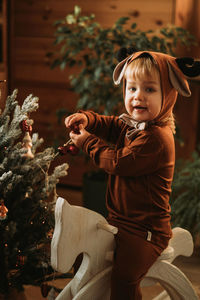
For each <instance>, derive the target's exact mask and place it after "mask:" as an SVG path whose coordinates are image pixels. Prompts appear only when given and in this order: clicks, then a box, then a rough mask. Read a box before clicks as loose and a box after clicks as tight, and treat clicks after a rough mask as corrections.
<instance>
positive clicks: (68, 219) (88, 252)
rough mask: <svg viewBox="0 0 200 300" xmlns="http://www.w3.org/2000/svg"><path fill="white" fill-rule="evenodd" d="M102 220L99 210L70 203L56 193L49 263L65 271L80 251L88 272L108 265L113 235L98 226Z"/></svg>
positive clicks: (97, 270)
mask: <svg viewBox="0 0 200 300" xmlns="http://www.w3.org/2000/svg"><path fill="white" fill-rule="evenodd" d="M101 224H103V225H102V226H101ZM105 224H107V221H106V219H105V218H104V217H103V216H101V215H100V214H98V213H96V212H94V211H91V210H89V209H86V208H84V207H80V206H72V205H70V204H69V203H68V202H67V201H66V200H64V199H63V198H60V197H59V198H58V200H57V203H56V208H55V229H54V234H53V238H52V242H51V265H52V267H53V268H54V269H56V270H58V271H59V272H62V273H65V272H68V271H69V270H70V269H71V267H72V265H73V263H74V262H75V260H76V258H77V256H78V255H79V254H80V253H84V254H85V258H86V257H87V259H85V264H88V266H85V268H86V269H90V272H92V273H94V272H95V273H97V272H99V271H101V270H102V269H104V268H105V267H107V266H108V265H110V264H111V262H110V261H109V259H107V258H108V255H109V254H110V253H111V252H113V249H114V237H113V234H112V233H111V232H108V231H106V230H103V229H102V227H103V226H104V225H105ZM108 226H109V225H108ZM100 227H101V228H100ZM86 261H87V262H86ZM92 275H94V274H92Z"/></svg>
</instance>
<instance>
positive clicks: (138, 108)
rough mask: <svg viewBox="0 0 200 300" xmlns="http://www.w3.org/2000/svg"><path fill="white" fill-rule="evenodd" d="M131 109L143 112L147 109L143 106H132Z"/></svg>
mask: <svg viewBox="0 0 200 300" xmlns="http://www.w3.org/2000/svg"><path fill="white" fill-rule="evenodd" d="M133 109H134V110H135V111H144V110H146V109H147V108H146V107H145V106H134V107H133Z"/></svg>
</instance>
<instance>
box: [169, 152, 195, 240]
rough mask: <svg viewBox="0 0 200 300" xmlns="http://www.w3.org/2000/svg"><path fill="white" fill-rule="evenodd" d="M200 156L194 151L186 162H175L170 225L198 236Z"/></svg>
mask: <svg viewBox="0 0 200 300" xmlns="http://www.w3.org/2000/svg"><path fill="white" fill-rule="evenodd" d="M199 200H200V155H199V152H198V151H195V152H194V153H193V155H192V157H191V159H188V160H186V161H183V160H177V161H176V169H175V175H174V180H173V185H172V195H171V205H172V223H173V225H174V226H179V227H183V228H185V229H187V230H189V231H190V232H191V234H192V235H193V237H194V238H195V240H196V238H198V237H199V234H200V201H199Z"/></svg>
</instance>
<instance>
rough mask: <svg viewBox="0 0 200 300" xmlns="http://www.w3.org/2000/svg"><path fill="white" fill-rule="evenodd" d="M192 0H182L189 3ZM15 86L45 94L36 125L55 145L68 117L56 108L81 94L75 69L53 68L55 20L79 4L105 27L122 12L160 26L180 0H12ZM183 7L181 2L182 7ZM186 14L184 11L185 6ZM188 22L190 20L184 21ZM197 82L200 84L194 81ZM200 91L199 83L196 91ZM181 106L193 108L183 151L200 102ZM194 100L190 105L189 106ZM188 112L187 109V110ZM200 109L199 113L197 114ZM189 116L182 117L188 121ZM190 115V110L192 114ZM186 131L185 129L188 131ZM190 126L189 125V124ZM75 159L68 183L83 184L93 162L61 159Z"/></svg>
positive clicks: (71, 104) (143, 25)
mask: <svg viewBox="0 0 200 300" xmlns="http://www.w3.org/2000/svg"><path fill="white" fill-rule="evenodd" d="M184 1H186V0H183V1H180V2H181V3H183V2H184ZM190 2H193V1H190ZM9 3H10V4H9V8H8V9H9V49H8V51H9V78H8V83H9V91H10V92H11V91H12V90H13V89H15V88H17V89H18V90H19V92H18V99H24V98H25V97H26V96H28V95H29V94H30V93H32V94H34V95H35V96H38V97H39V98H40V100H39V105H40V108H39V110H38V111H37V112H36V113H34V114H32V118H33V119H34V126H33V129H34V131H37V132H39V134H40V136H41V137H43V138H44V139H45V146H48V145H50V146H51V145H53V144H54V143H55V142H56V141H57V140H59V139H62V138H63V137H64V136H65V135H66V139H67V132H66V130H65V127H64V124H63V120H62V123H61V125H59V124H58V122H57V116H56V111H57V110H58V109H61V108H66V109H67V110H69V111H74V109H75V104H76V99H77V96H76V95H74V94H73V93H72V92H71V91H70V86H69V82H68V75H69V73H70V71H71V70H65V71H60V70H59V68H56V69H53V70H51V69H50V61H49V59H48V57H47V55H46V54H47V53H48V52H51V51H53V50H54V49H55V48H54V46H53V41H54V31H55V28H54V27H53V23H54V22H55V21H56V20H58V19H62V18H64V17H65V16H66V15H67V14H68V13H70V12H72V11H73V8H74V5H79V6H80V7H81V8H82V11H83V13H84V14H91V13H94V14H95V15H96V20H97V21H98V22H99V23H101V24H102V25H103V26H104V27H106V26H111V25H112V24H113V23H114V22H115V21H116V20H117V19H118V18H120V17H122V16H129V17H130V18H131V22H136V23H137V24H138V28H139V29H142V30H146V29H156V28H159V27H161V26H165V25H166V24H168V23H174V21H175V19H176V16H177V1H175V0H162V1H160V0H151V1H149V0H101V1H100V0H96V1H93V0H77V1H73V0H35V1H34V0H33V1H31V0H11V1H10V2H9ZM178 9H179V10H180V5H179V7H178ZM181 14H183V16H182V15H181V17H180V16H179V19H176V20H177V22H178V20H179V21H180V19H181V20H182V19H184V12H183V11H181ZM182 25H184V26H186V27H187V24H184V22H182ZM194 85H195V84H194ZM198 93H199V90H198V89H197V91H196V94H198ZM188 103H189V102H187V104H186V102H185V103H184V105H182V104H181V105H178V106H177V113H178V114H179V111H180V112H181V114H180V115H181V116H183V114H185V113H186V112H187V113H188V112H189V111H192V118H191V120H193V125H192V128H191V126H189V129H191V130H192V134H191V133H190V134H188V133H187V134H186V139H187V145H186V148H187V147H188V145H190V146H189V148H187V149H186V148H185V150H184V151H183V149H181V151H180V152H184V153H186V154H188V153H189V152H190V151H191V149H192V148H194V145H195V143H196V131H195V130H196V129H197V127H198V105H197V102H195V101H193V102H192V105H191V102H190V104H188ZM188 105H189V106H188ZM187 113H186V114H187ZM195 113H196V115H195ZM182 119H183V118H181V117H180V118H179V120H180V122H183V123H184V120H182ZM187 120H188V115H187ZM184 132H185V131H184ZM187 132H188V128H187ZM64 160H66V161H67V162H68V163H69V164H70V168H69V175H68V176H67V177H66V178H65V180H64V183H66V184H68V185H72V186H81V184H82V174H83V172H84V171H85V170H86V169H88V168H91V165H90V164H89V165H88V164H86V163H85V161H84V159H83V158H80V157H78V158H77V157H76V158H71V157H69V156H66V157H65V158H64V157H62V158H60V159H59V162H58V161H57V162H58V163H60V162H61V161H64Z"/></svg>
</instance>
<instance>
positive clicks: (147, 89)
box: [146, 87, 155, 93]
mask: <svg viewBox="0 0 200 300" xmlns="http://www.w3.org/2000/svg"><path fill="white" fill-rule="evenodd" d="M146 91H147V92H148V93H152V92H155V89H154V88H152V87H148V88H146Z"/></svg>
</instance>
